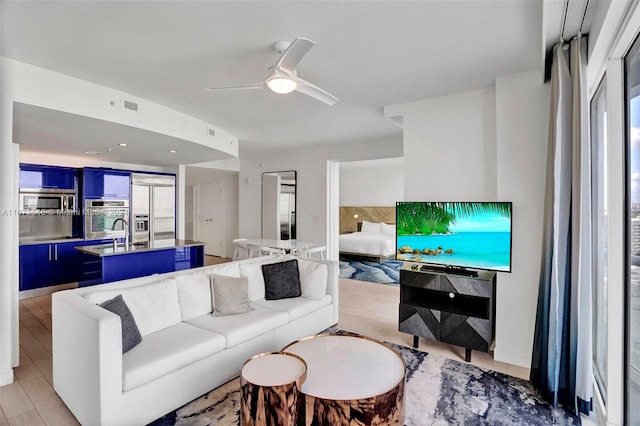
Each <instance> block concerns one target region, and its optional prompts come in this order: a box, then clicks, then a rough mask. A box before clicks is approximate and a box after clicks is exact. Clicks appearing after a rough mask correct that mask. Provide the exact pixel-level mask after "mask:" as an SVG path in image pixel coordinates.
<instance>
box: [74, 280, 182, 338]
mask: <svg viewBox="0 0 640 426" xmlns="http://www.w3.org/2000/svg"><path fill="white" fill-rule="evenodd" d="M118 294H122V298H123V299H124V301H125V303H126V304H127V306H128V307H129V310H131V313H132V314H133V318H134V319H135V320H136V324H137V325H138V329H139V330H140V335H141V336H142V337H145V336H146V335H147V334H150V333H153V332H155V331H158V330H162V329H163V328H167V327H170V326H172V325H175V324H178V323H179V322H181V321H182V313H181V312H180V302H179V299H178V284H177V283H176V281H175V280H174V279H172V278H167V279H164V280H162V281H159V282H156V283H152V284H147V285H144V286H140V287H131V288H125V289H120V290H106V291H99V292H95V293H90V294H88V295H87V296H86V298H87V300H89V301H90V302H92V303H96V304H99V303H102V302H104V301H106V300H109V299H113V298H114V297H116V296H117V295H118Z"/></svg>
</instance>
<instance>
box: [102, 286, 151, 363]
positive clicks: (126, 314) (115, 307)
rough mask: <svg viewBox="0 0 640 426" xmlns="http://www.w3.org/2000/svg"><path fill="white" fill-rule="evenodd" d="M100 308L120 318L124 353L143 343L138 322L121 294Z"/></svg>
mask: <svg viewBox="0 0 640 426" xmlns="http://www.w3.org/2000/svg"><path fill="white" fill-rule="evenodd" d="M100 306H102V307H103V308H105V309H106V310H107V311H111V312H113V313H114V314H116V315H118V316H119V317H120V324H121V325H122V353H125V352H128V351H129V350H130V349H132V348H134V347H135V346H136V345H138V343H140V342H141V341H142V337H141V336H140V330H138V326H137V324H136V320H135V318H133V314H132V313H131V311H130V310H129V307H128V306H127V304H126V303H124V299H122V295H121V294H119V295H117V296H116V297H114V298H113V299H111V300H107V301H106V302H103V303H101V304H100Z"/></svg>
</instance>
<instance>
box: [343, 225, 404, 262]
mask: <svg viewBox="0 0 640 426" xmlns="http://www.w3.org/2000/svg"><path fill="white" fill-rule="evenodd" d="M361 229H362V230H361V231H360V232H352V233H350V234H341V235H340V236H339V242H340V254H347V255H348V254H355V255H360V256H367V257H377V258H383V257H391V256H393V255H395V252H396V227H395V225H393V224H387V223H382V222H380V223H371V222H366V221H364V222H362V228H361Z"/></svg>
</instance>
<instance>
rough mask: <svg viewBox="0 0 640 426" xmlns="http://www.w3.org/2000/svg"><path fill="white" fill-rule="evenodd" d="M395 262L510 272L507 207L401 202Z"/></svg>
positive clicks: (398, 206)
mask: <svg viewBox="0 0 640 426" xmlns="http://www.w3.org/2000/svg"><path fill="white" fill-rule="evenodd" d="M396 259H397V260H403V261H409V262H421V263H433V264H441V265H447V266H455V267H463V268H478V269H491V270H496V271H505V272H509V271H511V203H504V202H468V203H467V202H399V203H397V205H396Z"/></svg>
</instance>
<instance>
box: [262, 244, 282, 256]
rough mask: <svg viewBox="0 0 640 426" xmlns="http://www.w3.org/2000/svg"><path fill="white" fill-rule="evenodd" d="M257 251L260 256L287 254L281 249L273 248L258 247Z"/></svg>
mask: <svg viewBox="0 0 640 426" xmlns="http://www.w3.org/2000/svg"><path fill="white" fill-rule="evenodd" d="M258 251H259V252H260V256H269V255H272V254H287V253H286V252H285V251H284V250H283V249H278V248H275V247H265V246H262V247H258Z"/></svg>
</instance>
